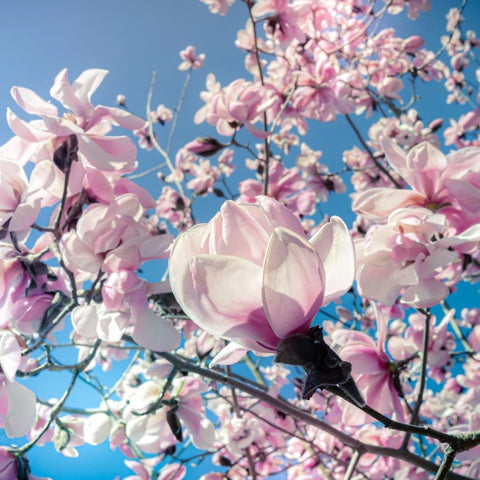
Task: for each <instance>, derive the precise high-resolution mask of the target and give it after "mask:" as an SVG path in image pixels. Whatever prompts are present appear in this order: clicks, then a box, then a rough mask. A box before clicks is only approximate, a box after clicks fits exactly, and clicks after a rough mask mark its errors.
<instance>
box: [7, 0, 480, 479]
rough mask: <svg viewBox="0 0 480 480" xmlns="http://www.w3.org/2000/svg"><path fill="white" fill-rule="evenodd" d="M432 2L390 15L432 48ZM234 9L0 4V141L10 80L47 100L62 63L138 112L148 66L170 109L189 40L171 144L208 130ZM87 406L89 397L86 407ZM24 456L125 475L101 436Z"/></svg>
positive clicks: (173, 2) (102, 95) (331, 154)
mask: <svg viewBox="0 0 480 480" xmlns="http://www.w3.org/2000/svg"><path fill="white" fill-rule="evenodd" d="M432 4H433V5H434V6H435V8H438V10H436V11H435V12H434V14H433V15H432V14H430V15H428V16H424V17H423V19H422V20H421V21H420V22H414V23H412V22H410V21H408V20H407V19H406V17H405V15H401V16H399V17H396V18H394V19H393V21H394V24H395V26H396V28H397V29H398V31H399V32H402V31H403V32H408V33H409V34H413V33H418V34H421V35H423V36H425V37H427V40H429V41H430V42H432V43H429V45H428V46H429V47H430V48H432V49H433V50H435V49H437V48H439V46H440V45H439V38H438V37H439V33H440V32H443V29H444V25H445V20H444V18H445V13H446V12H447V11H448V9H449V8H450V7H452V6H458V5H459V4H460V2H459V1H458V2H457V1H453V0H433V1H432ZM244 10H245V6H244V5H243V3H241V2H239V1H238V0H237V3H236V5H235V6H234V7H233V8H232V9H231V11H230V12H229V14H228V15H227V16H226V17H220V16H216V15H211V14H210V13H209V12H208V8H207V7H206V6H205V5H204V4H202V3H201V2H200V1H199V0H115V1H113V0H100V1H99V0H96V1H93V0H82V1H79V2H71V1H65V0H44V1H38V0H22V1H21V2H3V4H2V10H1V16H0V17H1V20H0V65H2V74H1V75H0V142H2V143H3V142H5V141H7V140H8V139H9V138H10V137H11V133H10V131H9V128H8V126H7V124H6V121H5V116H4V114H3V113H2V112H4V111H5V109H6V107H7V106H8V107H10V108H13V109H14V111H16V112H17V113H19V114H20V115H21V116H22V118H28V116H27V115H26V114H24V113H23V112H22V111H21V110H20V109H18V108H17V107H16V105H15V104H14V102H13V100H12V99H11V97H10V94H9V91H10V88H11V87H12V86H13V85H19V86H25V87H29V88H31V89H33V90H35V91H36V92H37V93H38V94H40V95H41V96H42V97H43V98H45V99H48V98H49V95H48V91H49V89H50V86H51V84H52V82H53V79H54V77H55V75H56V74H57V73H58V72H59V71H60V70H61V69H62V68H64V67H67V68H68V69H69V74H70V79H71V80H73V79H74V78H75V77H76V76H77V75H78V74H79V73H81V72H82V71H83V70H84V69H87V68H105V69H108V70H109V71H110V74H109V75H108V76H107V78H106V80H105V81H104V83H103V84H102V86H101V87H100V88H99V90H98V91H97V93H96V94H95V96H94V99H93V100H94V103H101V104H104V105H114V104H115V98H116V95H117V94H118V93H122V94H124V95H126V97H127V104H128V106H129V108H130V109H131V110H132V111H133V112H134V113H139V114H144V112H145V104H146V98H147V93H148V88H149V86H150V81H151V77H152V72H153V71H154V70H155V71H157V72H158V73H157V83H156V88H155V93H154V99H153V102H152V106H153V107H155V106H156V105H157V104H159V103H164V104H165V105H167V106H168V107H170V108H173V107H174V106H175V105H176V103H177V100H178V96H179V93H180V91H181V88H182V84H183V80H184V73H182V72H179V71H178V70H177V65H178V64H179V63H180V58H179V56H178V53H179V51H180V50H182V49H183V48H185V47H186V46H187V45H189V44H192V45H194V46H195V47H196V48H197V52H203V53H206V66H205V68H204V69H202V70H200V71H197V72H195V74H194V79H193V81H192V84H191V87H190V90H189V95H187V98H186V100H185V105H184V111H183V115H182V117H181V120H180V123H179V129H178V134H177V136H176V143H174V145H176V146H177V147H179V146H181V145H183V144H185V143H186V142H188V141H189V140H191V139H193V138H194V137H196V136H199V135H207V134H212V133H213V131H212V130H211V129H210V127H208V126H207V125H200V126H195V125H194V124H193V120H192V118H193V114H194V112H195V111H196V110H197V109H198V108H199V107H200V106H201V101H200V99H199V97H198V94H199V92H200V91H201V90H202V89H203V87H204V84H205V76H206V74H207V73H208V72H213V73H215V75H216V77H217V79H218V80H220V81H221V83H222V85H225V84H227V83H229V82H230V81H232V80H234V79H235V78H238V77H242V76H243V77H246V78H248V73H246V72H245V71H244V69H243V54H242V53H241V52H239V51H237V50H236V48H235V47H234V45H233V43H234V40H235V38H236V32H237V31H238V30H239V29H240V28H243V27H244V25H245V19H246V15H245V11H244ZM466 14H467V16H468V17H469V19H470V22H471V25H472V28H475V27H476V26H477V25H476V20H477V19H478V18H480V2H478V0H470V5H469V8H468V9H467V11H466ZM424 95H425V99H426V101H427V104H426V105H427V107H426V108H424V109H423V112H424V113H427V114H428V115H429V116H428V118H425V120H426V121H427V122H428V121H430V120H433V119H434V118H436V117H438V116H441V115H442V102H439V101H438V97H437V96H436V95H437V94H436V93H435V91H434V90H433V87H432V88H429V89H427V90H426V91H425V92H424ZM325 139H328V141H327V140H325ZM332 139H333V141H332ZM308 141H309V143H310V145H311V146H312V148H314V149H320V150H323V151H324V152H325V153H324V156H323V158H322V161H325V162H329V163H330V160H334V164H335V165H337V166H339V165H341V156H340V155H341V152H342V151H343V150H344V149H348V148H351V147H352V146H353V145H356V144H357V142H356V139H355V138H354V136H353V135H352V133H351V131H350V130H348V127H347V125H346V122H345V121H343V120H342V119H339V121H338V122H337V124H336V125H334V126H326V127H325V126H317V127H313V128H312V130H311V134H310V137H309V140H308ZM139 161H140V170H144V169H146V168H148V167H151V166H153V165H155V163H156V162H157V161H159V157H157V156H155V154H150V153H145V152H140V155H139ZM334 168H335V167H334V166H332V169H334ZM146 185H148V186H149V188H150V189H156V190H155V191H152V194H153V195H154V196H155V195H158V194H159V193H160V190H161V185H160V184H159V183H158V182H155V177H153V179H151V180H150V181H149V182H148V184H146ZM329 208H330V204H329ZM347 209H348V199H344V200H343V201H342V202H338V201H335V202H333V203H332V204H331V209H330V210H329V213H336V214H340V215H342V216H344V217H345V216H347V218H349V220H352V219H353V217H351V216H350V217H349V216H348V212H347ZM200 213H201V215H200V218H202V217H203V218H208V216H210V215H211V212H207V211H205V212H200ZM56 378H57V375H55V376H54V377H52V378H50V380H49V381H48V382H46V381H45V380H44V379H43V377H41V378H39V379H37V380H35V382H36V383H35V385H36V387H35V388H37V387H38V389H39V390H40V391H41V394H42V395H43V396H44V397H45V398H48V396H59V395H60V394H61V391H62V390H61V388H62V385H54V383H53V382H54V381H55V379H56ZM64 380H65V382H66V381H68V378H65V379H64ZM50 392H53V393H50ZM83 394H86V393H85V392H84V393H83ZM78 395H79V396H77V397H76V398H77V399H81V398H84V397H82V396H81V395H82V393H79V394H78ZM86 401H88V399H87V400H86ZM89 403H90V402H89ZM97 404H98V403H97V398H94V399H92V400H91V405H90V406H95V405H97ZM0 441H2V438H1V437H0ZM29 458H30V460H31V467H32V470H33V473H34V474H36V475H39V476H41V475H45V476H51V477H52V478H54V479H55V480H63V479H68V480H83V479H87V478H88V479H89V480H104V479H106V480H108V479H113V478H114V477H115V476H116V475H120V476H121V477H123V476H126V475H128V474H130V473H131V471H130V470H129V469H127V468H126V467H125V466H124V464H123V456H121V455H119V454H117V453H112V452H111V451H110V449H109V447H108V445H107V444H104V445H103V446H101V447H85V448H83V449H80V458H78V459H71V460H70V459H64V458H63V457H62V456H61V455H60V454H57V453H55V452H54V450H53V448H51V447H47V448H37V449H34V450H33V451H32V452H31V453H30V455H29ZM197 472H198V471H197ZM189 478H197V476H196V474H195V477H189Z"/></svg>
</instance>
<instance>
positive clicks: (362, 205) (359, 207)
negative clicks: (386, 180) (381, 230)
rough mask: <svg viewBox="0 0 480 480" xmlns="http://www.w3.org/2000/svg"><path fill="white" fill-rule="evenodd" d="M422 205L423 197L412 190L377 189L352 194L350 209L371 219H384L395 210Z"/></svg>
mask: <svg viewBox="0 0 480 480" xmlns="http://www.w3.org/2000/svg"><path fill="white" fill-rule="evenodd" d="M424 203H425V197H424V196H423V195H421V194H419V193H417V192H414V191H413V190H398V189H393V188H386V187H385V188H384V187H378V188H370V189H368V190H366V191H364V192H361V193H359V194H354V200H353V205H352V209H353V211H354V212H356V213H363V214H365V215H368V216H371V217H372V216H373V217H380V218H386V217H388V216H389V215H390V213H391V212H393V210H396V209H397V208H402V207H407V206H409V205H423V204H424Z"/></svg>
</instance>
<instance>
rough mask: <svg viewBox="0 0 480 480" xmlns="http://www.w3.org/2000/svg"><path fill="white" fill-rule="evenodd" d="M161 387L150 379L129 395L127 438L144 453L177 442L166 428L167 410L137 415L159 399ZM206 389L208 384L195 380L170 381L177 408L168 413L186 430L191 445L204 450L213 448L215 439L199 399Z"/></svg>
mask: <svg viewBox="0 0 480 480" xmlns="http://www.w3.org/2000/svg"><path fill="white" fill-rule="evenodd" d="M163 386H164V385H163V382H161V381H158V380H150V381H147V382H145V383H143V384H142V385H140V387H138V388H135V389H133V390H131V391H130V392H129V393H128V395H129V405H130V407H131V408H132V410H133V412H134V415H133V416H132V417H131V418H130V419H129V420H127V435H128V437H129V438H130V439H131V440H133V441H135V443H136V444H137V445H138V446H139V447H140V448H141V449H142V450H144V451H145V452H147V453H158V451H159V449H163V448H166V447H167V446H169V445H174V444H175V443H176V439H175V437H174V436H173V434H172V432H171V431H170V428H168V426H167V415H168V414H167V410H168V408H167V407H165V408H162V409H159V410H157V411H156V412H155V413H153V414H148V415H139V413H142V412H145V411H146V410H147V409H148V408H149V407H150V406H151V405H152V404H153V403H155V402H156V401H157V400H158V398H159V396H160V395H161V392H162V390H163ZM207 390H208V385H207V384H206V383H205V382H204V381H203V380H201V379H200V378H198V377H193V376H187V377H180V378H176V379H175V380H174V381H173V388H172V391H173V392H175V397H174V399H175V400H176V403H177V405H176V407H175V408H174V410H171V412H172V413H174V414H175V415H176V416H177V417H178V419H179V420H180V421H181V422H182V424H183V425H184V426H185V428H186V429H187V430H188V433H189V435H190V437H191V439H192V442H193V444H194V445H195V446H196V447H197V448H200V449H204V450H208V449H209V448H211V447H212V446H213V442H214V438H215V432H214V427H213V423H212V422H211V421H210V420H209V419H208V418H207V417H206V415H205V407H204V405H203V400H202V396H201V394H202V393H204V392H206V391H207ZM172 400H173V399H172Z"/></svg>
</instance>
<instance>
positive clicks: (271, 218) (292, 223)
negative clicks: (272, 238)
mask: <svg viewBox="0 0 480 480" xmlns="http://www.w3.org/2000/svg"><path fill="white" fill-rule="evenodd" d="M256 200H257V203H258V204H259V205H260V207H262V210H263V218H264V220H263V221H265V220H266V221H267V222H268V225H269V229H268V230H267V232H268V234H270V233H272V232H273V229H274V228H275V227H276V226H282V227H285V228H288V229H289V230H292V232H295V233H298V235H300V236H304V230H303V227H302V224H301V223H300V220H299V219H298V217H296V216H295V215H294V214H293V213H292V211H291V210H289V209H288V208H287V207H285V206H284V205H282V204H281V203H280V202H278V201H277V200H275V199H274V198H272V197H268V196H266V195H259V196H258V197H256Z"/></svg>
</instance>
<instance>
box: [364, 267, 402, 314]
mask: <svg viewBox="0 0 480 480" xmlns="http://www.w3.org/2000/svg"><path fill="white" fill-rule="evenodd" d="M357 282H358V287H359V292H360V294H361V295H362V296H364V297H366V298H368V299H371V300H377V301H379V302H381V303H383V304H384V305H388V306H390V305H393V304H394V303H395V300H396V299H397V297H398V294H399V293H400V290H401V287H400V285H399V284H398V283H397V282H396V281H395V279H394V278H393V275H392V272H391V268H390V267H388V266H387V267H377V266H375V265H361V266H360V267H359V269H358V272H357Z"/></svg>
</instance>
